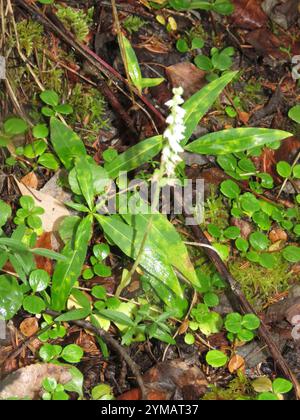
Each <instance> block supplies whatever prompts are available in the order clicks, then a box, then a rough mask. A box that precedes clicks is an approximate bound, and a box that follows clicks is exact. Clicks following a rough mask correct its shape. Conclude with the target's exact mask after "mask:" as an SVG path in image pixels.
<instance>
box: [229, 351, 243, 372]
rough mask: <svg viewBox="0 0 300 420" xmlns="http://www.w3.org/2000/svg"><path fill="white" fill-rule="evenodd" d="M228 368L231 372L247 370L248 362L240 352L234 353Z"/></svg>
mask: <svg viewBox="0 0 300 420" xmlns="http://www.w3.org/2000/svg"><path fill="white" fill-rule="evenodd" d="M228 369H229V372H230V373H235V372H237V371H238V370H239V371H242V372H245V369H246V364H245V360H244V359H243V357H241V356H239V355H238V354H236V355H234V356H233V357H232V358H231V360H230V362H229V365H228Z"/></svg>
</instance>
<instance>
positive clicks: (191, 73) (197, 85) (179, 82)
mask: <svg viewBox="0 0 300 420" xmlns="http://www.w3.org/2000/svg"><path fill="white" fill-rule="evenodd" d="M166 75H167V77H168V79H169V81H170V83H171V84H172V86H173V87H179V86H181V87H182V88H183V90H184V97H185V98H190V97H191V96H192V95H193V94H194V93H196V92H198V90H200V89H201V88H202V87H203V86H204V85H205V84H206V80H205V75H206V73H205V71H203V70H200V69H198V68H197V67H196V66H195V65H194V64H192V63H188V62H186V63H178V64H174V66H169V67H167V68H166Z"/></svg>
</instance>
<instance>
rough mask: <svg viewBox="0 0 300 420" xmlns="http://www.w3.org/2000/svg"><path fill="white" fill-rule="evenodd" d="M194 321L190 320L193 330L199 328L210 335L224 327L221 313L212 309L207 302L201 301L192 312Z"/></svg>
mask: <svg viewBox="0 0 300 420" xmlns="http://www.w3.org/2000/svg"><path fill="white" fill-rule="evenodd" d="M191 318H192V321H190V322H189V328H190V329H191V330H192V331H197V330H198V329H199V330H200V331H201V332H202V333H203V334H205V335H206V336H208V337H209V336H210V335H212V334H216V333H218V332H220V331H221V329H222V327H223V320H222V317H221V315H219V314H218V313H217V312H213V311H210V309H209V307H208V306H207V305H206V304H203V303H200V304H198V305H197V307H196V308H194V309H193V310H192V312H191Z"/></svg>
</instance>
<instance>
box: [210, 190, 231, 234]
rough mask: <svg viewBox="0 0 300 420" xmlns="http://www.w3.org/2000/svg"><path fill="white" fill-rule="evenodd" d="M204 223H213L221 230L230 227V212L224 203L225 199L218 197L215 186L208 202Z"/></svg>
mask: <svg viewBox="0 0 300 420" xmlns="http://www.w3.org/2000/svg"><path fill="white" fill-rule="evenodd" d="M204 223H205V225H206V224H209V223H212V224H214V225H216V226H218V227H219V228H220V229H221V230H223V229H226V228H227V227H228V226H229V212H228V209H227V207H226V205H225V204H224V202H223V197H222V196H218V194H217V190H216V187H215V186H213V185H212V186H211V192H210V197H209V198H208V199H207V200H206V203H205V210H204Z"/></svg>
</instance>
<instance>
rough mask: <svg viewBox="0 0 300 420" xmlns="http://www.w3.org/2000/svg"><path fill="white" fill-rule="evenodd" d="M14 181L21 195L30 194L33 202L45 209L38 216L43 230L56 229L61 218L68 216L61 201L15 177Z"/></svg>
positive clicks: (67, 211)
mask: <svg viewBox="0 0 300 420" xmlns="http://www.w3.org/2000/svg"><path fill="white" fill-rule="evenodd" d="M15 182H16V184H17V186H18V188H19V190H20V192H21V194H22V195H29V196H31V197H32V198H33V199H34V201H35V204H36V205H37V206H38V207H42V208H43V209H44V210H45V213H44V214H43V215H42V216H40V217H41V219H42V222H43V229H44V231H45V232H55V231H57V229H58V227H59V224H60V222H61V220H62V219H63V218H64V217H66V216H70V212H69V210H68V209H67V208H66V207H65V205H64V203H63V202H62V201H59V200H57V199H56V198H54V197H52V196H51V195H49V194H45V193H42V192H41V191H37V190H35V189H33V188H30V187H26V186H25V185H24V184H23V183H22V182H19V181H18V180H17V179H16V178H15Z"/></svg>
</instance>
